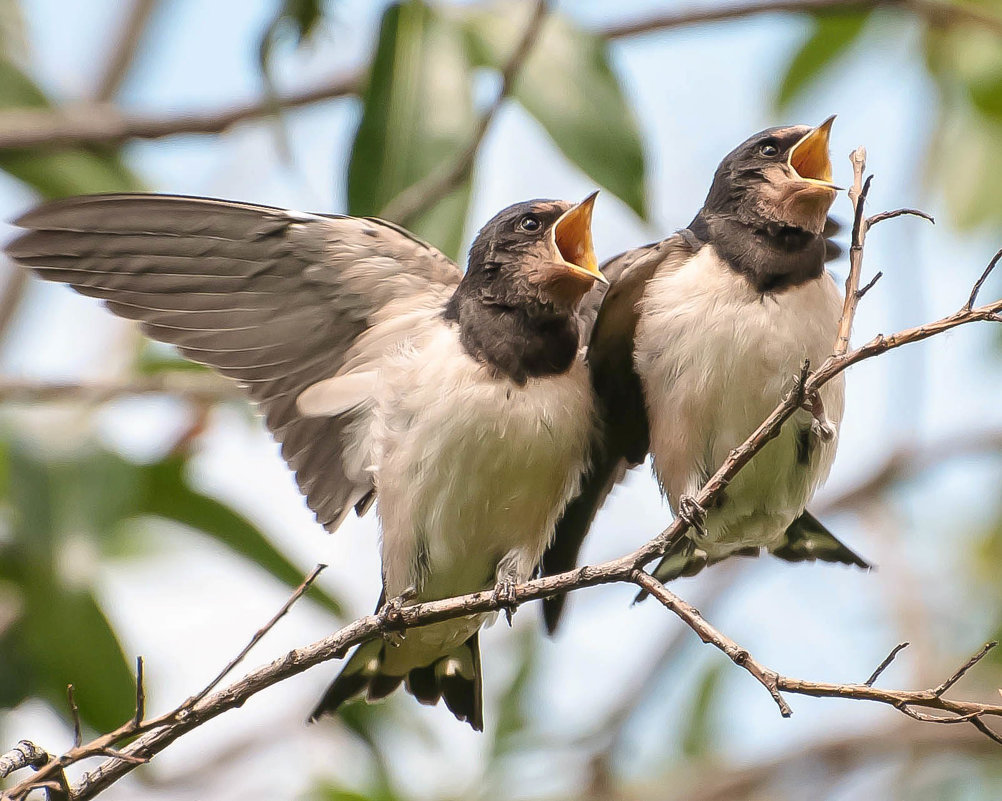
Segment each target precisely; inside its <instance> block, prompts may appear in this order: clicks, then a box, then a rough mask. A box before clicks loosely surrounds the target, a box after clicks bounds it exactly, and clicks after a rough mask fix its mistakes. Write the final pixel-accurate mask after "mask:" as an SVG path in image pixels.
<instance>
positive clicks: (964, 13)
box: [599, 0, 1002, 39]
mask: <svg viewBox="0 0 1002 801" xmlns="http://www.w3.org/2000/svg"><path fill="white" fill-rule="evenodd" d="M878 7H883V8H898V9H900V10H902V11H905V12H909V13H912V14H915V15H916V16H919V17H921V18H924V19H926V20H928V21H929V22H930V23H932V24H934V25H939V26H944V27H954V26H965V27H977V28H981V29H983V30H988V31H991V32H992V33H994V34H996V35H999V36H1002V18H1000V17H999V16H998V15H996V14H993V13H991V12H989V11H985V10H983V9H982V8H979V7H977V6H975V5H974V4H973V3H943V2H941V1H940V0H764V1H763V2H759V1H758V0H751V2H745V3H729V4H725V5H722V6H719V7H717V8H706V9H700V8H695V9H692V10H689V9H687V10H685V11H676V12H671V11H668V12H662V13H655V14H652V15H651V16H648V17H644V18H642V19H637V20H633V21H631V22H620V23H613V24H612V25H608V26H606V27H604V28H602V29H601V30H600V31H599V33H600V34H601V35H602V36H604V37H606V38H607V39H624V38H627V37H633V36H642V35H644V34H648V33H657V32H660V31H667V30H676V29H678V28H685V27H688V26H691V25H706V24H709V23H716V22H731V21H735V20H742V19H747V18H748V17H754V16H761V15H763V14H811V15H817V16H820V15H827V16H835V15H854V14H859V13H861V12H863V11H868V10H870V9H874V8H878Z"/></svg>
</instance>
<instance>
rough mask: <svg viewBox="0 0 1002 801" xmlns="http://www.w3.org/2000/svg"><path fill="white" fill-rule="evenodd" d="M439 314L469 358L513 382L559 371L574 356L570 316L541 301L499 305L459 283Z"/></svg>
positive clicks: (574, 323)
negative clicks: (454, 329) (454, 331)
mask: <svg viewBox="0 0 1002 801" xmlns="http://www.w3.org/2000/svg"><path fill="white" fill-rule="evenodd" d="M443 316H444V317H445V319H446V320H448V321H450V322H453V323H455V324H456V326H457V327H458V329H459V340H460V343H461V344H462V346H463V349H464V350H465V351H466V352H467V354H469V355H470V357H471V358H473V359H475V360H476V361H478V362H480V363H482V364H486V365H488V366H489V367H490V368H491V369H492V370H493V371H494V372H495V373H496V374H497V375H499V376H504V377H506V378H509V379H511V380H512V381H514V382H515V383H516V384H519V385H523V384H525V382H526V381H528V379H529V378H534V377H540V376H548V375H559V374H560V373H564V372H566V371H567V370H568V369H570V366H571V365H572V364H573V363H574V359H575V357H576V356H577V350H578V324H577V320H576V318H575V317H574V316H573V314H571V313H570V312H565V311H561V310H558V309H555V308H553V307H550V306H547V305H545V304H543V303H539V302H535V301H530V302H527V303H519V304H517V305H514V304H512V305H509V304H504V303H500V302H498V301H496V300H493V299H490V298H485V297H483V296H482V295H479V294H477V293H471V292H467V291H465V288H464V286H463V285H462V284H460V286H459V288H458V289H457V290H456V292H455V294H454V295H453V296H452V298H451V299H450V301H449V303H448V304H447V305H446V308H445V312H444V315H443Z"/></svg>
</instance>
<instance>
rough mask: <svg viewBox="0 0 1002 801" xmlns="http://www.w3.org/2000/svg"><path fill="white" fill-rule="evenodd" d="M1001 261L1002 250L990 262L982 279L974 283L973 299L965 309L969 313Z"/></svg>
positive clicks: (970, 299) (971, 298)
mask: <svg viewBox="0 0 1002 801" xmlns="http://www.w3.org/2000/svg"><path fill="white" fill-rule="evenodd" d="M999 259H1002V249H1000V250H999V251H998V253H996V254H995V255H994V256H993V257H992V260H991V261H990V262H988V266H987V267H985V271H984V272H983V273H981V277H980V278H979V279H978V280H977V281H975V282H974V289H972V290H971V297H970V298H969V299H968V301H967V305H966V306H965V307H964V308H965V309H967V310H968V311H970V310H971V309H972V308H973V307H974V303H975V301H977V299H978V293H979V292H980V291H981V286H982V284H984V283H985V281H987V280H988V276H989V275H991V274H992V270H994V269H995V265H997V264H998V263H999Z"/></svg>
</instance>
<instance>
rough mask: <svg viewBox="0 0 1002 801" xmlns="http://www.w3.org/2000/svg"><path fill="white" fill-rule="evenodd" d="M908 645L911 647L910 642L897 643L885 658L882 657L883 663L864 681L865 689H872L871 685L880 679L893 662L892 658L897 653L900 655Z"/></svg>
mask: <svg viewBox="0 0 1002 801" xmlns="http://www.w3.org/2000/svg"><path fill="white" fill-rule="evenodd" d="M909 645H911V643H910V642H901V643H898V644H897V645H895V646H894V647H893V648H892V649H891V652H890V653H889V654H888V655H887V656H885V657H884V661H883V662H881V663H880V664H879V665H877V669H876V670H874V671H873V673H871V674H870V678H868V679H867V680H866V681H864V682H863V684H865V685H866V686H867V687H872V686H873V683H874V682H875V681H876V680H877V679H879V678H880V674H881V673H883V672H884V671H885V670H887V668H888V666H889V665H890V664H891V662H893V661H894V657H896V656H897V655H898V654H899V653H901V652H902V651H903V650H904V649H905V648H907V647H908V646H909Z"/></svg>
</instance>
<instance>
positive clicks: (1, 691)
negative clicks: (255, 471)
mask: <svg viewBox="0 0 1002 801" xmlns="http://www.w3.org/2000/svg"><path fill="white" fill-rule="evenodd" d="M6 447H7V449H8V452H6V453H0V456H4V457H5V458H3V459H2V468H0V491H2V492H0V497H2V498H3V503H4V505H5V509H4V510H3V511H4V512H5V515H6V517H7V518H8V519H9V524H10V525H9V531H8V532H6V533H5V536H4V537H3V538H2V539H0V583H2V584H0V588H2V593H0V653H2V654H3V655H4V656H3V658H2V659H0V706H13V705H16V704H18V703H20V702H21V701H23V700H24V699H25V698H27V697H31V696H37V697H40V698H44V699H46V700H47V701H49V702H50V703H51V704H52V705H53V707H54V708H55V709H56V710H57V711H59V712H60V713H61V714H63V715H64V716H65V715H66V713H67V706H66V702H65V693H66V685H67V684H69V683H72V684H74V685H75V686H76V688H77V700H78V702H79V704H80V712H81V716H82V718H83V720H84V721H85V722H86V723H87V724H88V725H90V726H91V727H93V728H95V729H99V730H100V729H108V728H112V727H114V726H117V725H118V724H120V723H121V722H122V721H123V720H124V719H125V717H126V716H128V715H129V714H130V713H131V709H132V704H133V703H134V700H133V699H134V677H133V673H132V666H131V660H126V658H125V656H124V655H123V652H122V648H121V646H120V645H119V643H118V640H117V637H116V635H115V632H114V629H113V628H112V625H111V624H110V623H109V621H108V620H107V618H106V617H105V615H104V613H103V612H102V610H101V607H100V605H99V599H98V598H97V596H96V595H95V591H94V587H95V579H96V575H97V571H98V569H99V567H100V559H101V556H102V555H108V554H115V553H117V552H120V549H119V548H118V546H119V544H120V539H121V535H122V533H123V530H125V529H128V528H129V526H128V523H129V522H130V521H134V520H135V519H137V518H138V517H141V516H148V515H153V516H157V517H162V518H166V519H168V520H173V521H176V522H179V523H182V524H184V525H186V526H188V527H190V528H192V529H194V530H195V531H196V532H200V533H202V534H203V535H205V536H209V537H212V538H213V539H215V540H216V541H217V542H220V543H222V544H223V545H225V546H226V547H227V548H228V549H230V550H231V551H233V552H234V553H237V554H239V555H240V556H242V557H244V558H246V559H249V560H251V561H253V562H254V563H256V564H258V565H259V566H261V567H263V568H264V569H265V570H267V571H268V572H269V573H271V574H272V575H274V576H275V577H276V578H278V579H279V580H281V581H283V582H285V583H286V584H288V585H289V586H292V587H294V586H298V585H299V584H300V582H301V581H302V579H303V573H302V571H300V570H299V568H297V567H296V566H295V565H293V564H292V563H291V562H290V561H289V560H288V559H287V558H286V557H285V556H284V554H282V553H281V552H280V551H279V550H278V549H276V548H275V547H274V546H273V545H272V544H271V543H270V541H269V540H268V539H267V538H266V537H265V536H264V535H263V534H262V533H261V532H260V531H258V529H257V528H255V527H254V526H253V525H252V524H251V523H250V522H248V521H247V520H246V519H245V518H243V517H242V516H240V515H239V514H237V513H236V512H234V511H233V510H231V509H229V508H228V507H226V506H225V505H224V504H222V503H220V502H219V501H216V500H215V499H213V498H209V497H208V496H205V495H202V494H201V493H198V492H196V491H195V490H193V489H191V487H190V486H189V484H188V482H187V480H186V478H185V465H184V461H183V460H182V459H181V458H179V457H170V458H168V459H166V460H164V461H162V462H157V463H154V464H150V465H136V464H133V463H131V462H128V461H126V460H124V459H122V458H121V457H120V456H118V455H116V454H113V453H109V452H107V451H103V450H100V449H92V450H88V451H86V452H83V453H80V454H73V455H69V456H61V457H54V456H51V455H49V454H38V453H35V452H34V451H32V450H31V449H29V448H28V447H26V446H22V445H19V444H16V443H6ZM309 595H310V597H312V598H313V600H315V601H317V602H318V603H320V604H322V605H323V606H324V607H326V608H327V609H329V610H330V611H332V612H333V613H335V614H339V613H340V612H341V605H340V604H339V603H338V601H336V600H335V599H334V598H333V597H331V596H330V595H329V594H328V593H326V592H324V591H323V590H321V589H319V588H317V587H314V588H312V589H311V590H310V593H309Z"/></svg>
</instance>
